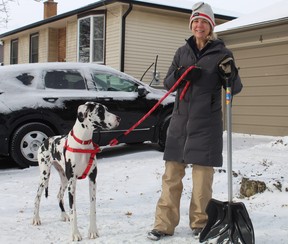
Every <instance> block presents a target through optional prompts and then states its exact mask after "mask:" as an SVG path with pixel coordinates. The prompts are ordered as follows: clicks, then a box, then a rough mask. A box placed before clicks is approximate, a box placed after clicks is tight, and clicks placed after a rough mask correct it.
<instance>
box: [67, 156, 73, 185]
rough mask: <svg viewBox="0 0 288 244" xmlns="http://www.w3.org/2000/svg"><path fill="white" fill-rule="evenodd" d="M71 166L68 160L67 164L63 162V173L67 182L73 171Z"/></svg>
mask: <svg viewBox="0 0 288 244" xmlns="http://www.w3.org/2000/svg"><path fill="white" fill-rule="evenodd" d="M71 166H72V165H71V160H70V159H69V160H68V161H67V162H65V168H66V170H65V173H66V177H67V179H68V180H69V179H70V178H71V177H73V169H72V167H71Z"/></svg>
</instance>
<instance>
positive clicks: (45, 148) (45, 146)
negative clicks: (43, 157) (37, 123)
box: [41, 139, 49, 151]
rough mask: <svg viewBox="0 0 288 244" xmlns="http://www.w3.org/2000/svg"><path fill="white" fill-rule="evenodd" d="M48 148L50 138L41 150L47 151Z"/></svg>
mask: <svg viewBox="0 0 288 244" xmlns="http://www.w3.org/2000/svg"><path fill="white" fill-rule="evenodd" d="M48 148H49V140H48V139H46V140H45V141H44V142H43V144H42V146H41V150H42V151H46V150H48Z"/></svg>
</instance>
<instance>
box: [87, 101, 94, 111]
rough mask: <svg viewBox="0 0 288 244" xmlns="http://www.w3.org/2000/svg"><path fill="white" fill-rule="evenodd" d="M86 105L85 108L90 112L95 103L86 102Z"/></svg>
mask: <svg viewBox="0 0 288 244" xmlns="http://www.w3.org/2000/svg"><path fill="white" fill-rule="evenodd" d="M86 106H87V110H89V111H90V112H92V111H93V109H94V108H95V106H96V104H95V103H88V104H86Z"/></svg>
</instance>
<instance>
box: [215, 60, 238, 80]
mask: <svg viewBox="0 0 288 244" xmlns="http://www.w3.org/2000/svg"><path fill="white" fill-rule="evenodd" d="M218 69H219V73H220V76H221V77H222V78H223V79H224V80H226V79H229V81H230V82H232V81H233V80H235V79H236V77H237V75H238V69H237V68H236V67H235V63H234V60H233V58H232V57H229V56H225V57H224V58H223V59H222V60H221V61H220V62H219V65H218Z"/></svg>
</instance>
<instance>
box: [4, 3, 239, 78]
mask: <svg viewBox="0 0 288 244" xmlns="http://www.w3.org/2000/svg"><path fill="white" fill-rule="evenodd" d="M157 2H159V1H157V0H155V1H151V0H150V1H147V0H143V1H136V0H119V1H117V0H102V1H95V3H92V4H90V5H87V6H84V7H82V8H79V9H76V10H73V11H70V12H66V13H63V14H59V15H57V3H56V2H54V1H53V0H48V1H46V2H44V20H41V21H39V22H36V23H33V24H30V25H27V26H24V27H21V28H19V29H16V30H13V31H9V32H7V33H4V34H1V35H0V40H1V41H2V42H3V43H4V46H3V47H4V65H8V64H17V63H33V62H54V61H61V62H62V61H63V62H65V61H67V62H68V61H80V62H95V63H100V64H105V65H108V66H111V67H113V68H116V69H118V70H120V71H124V72H126V73H128V74H130V75H132V76H134V77H136V78H138V79H140V78H141V76H142V75H143V74H144V72H145V71H146V70H147V69H148V68H149V66H150V65H151V64H152V63H153V62H155V61H156V57H157V55H158V59H157V69H156V70H155V71H156V73H157V75H158V78H159V79H160V80H161V81H162V80H163V78H164V76H165V75H166V72H167V70H168V67H169V66H170V64H171V61H172V58H173V56H174V53H175V51H176V48H177V47H178V46H179V45H181V44H184V42H185V38H188V37H189V36H190V35H191V32H190V30H189V29H188V23H189V17H190V15H191V7H192V2H191V4H187V5H185V6H186V7H185V8H184V7H179V4H180V3H178V2H181V1H175V5H174V6H167V5H163V4H162V5H161V4H160V3H157ZM163 2H165V1H162V3H163ZM184 2H185V1H184ZM186 2H188V1H186ZM170 4H171V3H170ZM190 5H191V6H190ZM215 17H216V23H217V24H221V23H224V22H226V21H229V20H232V19H234V18H233V17H230V16H226V15H219V14H217V13H216V14H215ZM154 68H155V67H151V69H150V70H149V72H147V74H146V76H145V77H144V79H143V81H145V82H147V83H150V82H151V81H152V78H153V73H154ZM156 83H157V82H156ZM161 83H162V82H161Z"/></svg>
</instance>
